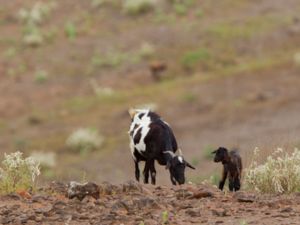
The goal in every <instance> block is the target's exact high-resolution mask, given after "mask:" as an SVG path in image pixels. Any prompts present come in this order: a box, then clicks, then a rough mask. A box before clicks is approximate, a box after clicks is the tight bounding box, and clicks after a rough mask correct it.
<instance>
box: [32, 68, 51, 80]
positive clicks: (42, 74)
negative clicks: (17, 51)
mask: <svg viewBox="0 0 300 225" xmlns="http://www.w3.org/2000/svg"><path fill="white" fill-rule="evenodd" d="M34 80H35V82H37V83H44V82H46V81H47V80H48V73H47V72H46V71H45V70H38V71H36V73H35V77H34Z"/></svg>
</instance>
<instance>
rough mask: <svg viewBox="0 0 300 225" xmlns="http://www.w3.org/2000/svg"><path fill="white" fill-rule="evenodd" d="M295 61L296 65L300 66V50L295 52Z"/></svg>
mask: <svg viewBox="0 0 300 225" xmlns="http://www.w3.org/2000/svg"><path fill="white" fill-rule="evenodd" d="M294 63H295V65H296V66H299V67H300V52H297V53H295V54H294Z"/></svg>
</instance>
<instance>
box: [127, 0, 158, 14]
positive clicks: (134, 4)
mask: <svg viewBox="0 0 300 225" xmlns="http://www.w3.org/2000/svg"><path fill="white" fill-rule="evenodd" d="M155 5H156V0H125V1H124V3H123V10H124V11H125V13H127V14H129V15H138V14H143V13H146V12H149V11H151V10H153V9H154V8H155Z"/></svg>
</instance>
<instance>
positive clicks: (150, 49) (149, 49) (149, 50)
mask: <svg viewBox="0 0 300 225" xmlns="http://www.w3.org/2000/svg"><path fill="white" fill-rule="evenodd" d="M154 53H155V48H154V46H153V45H152V44H150V43H148V42H144V43H142V45H141V47H140V50H139V56H140V57H142V58H146V59H147V58H150V57H152V56H153V55H154Z"/></svg>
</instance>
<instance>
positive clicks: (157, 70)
mask: <svg viewBox="0 0 300 225" xmlns="http://www.w3.org/2000/svg"><path fill="white" fill-rule="evenodd" d="M149 69H150V71H151V75H152V77H153V79H154V80H155V81H159V80H160V79H161V77H160V75H161V73H162V72H163V71H165V70H166V69H167V64H166V63H164V62H160V61H154V62H152V63H150V64H149Z"/></svg>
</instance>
